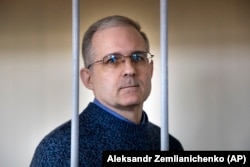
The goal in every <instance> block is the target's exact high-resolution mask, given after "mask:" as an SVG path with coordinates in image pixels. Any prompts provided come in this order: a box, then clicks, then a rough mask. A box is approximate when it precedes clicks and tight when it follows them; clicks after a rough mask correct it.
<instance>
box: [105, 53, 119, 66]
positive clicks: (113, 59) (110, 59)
mask: <svg viewBox="0 0 250 167" xmlns="http://www.w3.org/2000/svg"><path fill="white" fill-rule="evenodd" d="M117 61H118V58H117V56H116V55H110V56H109V57H108V58H107V60H106V61H105V63H106V64H112V63H116V62H117Z"/></svg>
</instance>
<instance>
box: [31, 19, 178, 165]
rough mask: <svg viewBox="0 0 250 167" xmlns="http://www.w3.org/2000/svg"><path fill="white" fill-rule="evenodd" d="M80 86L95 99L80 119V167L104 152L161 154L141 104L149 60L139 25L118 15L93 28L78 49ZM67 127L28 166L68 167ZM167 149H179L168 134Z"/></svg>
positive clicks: (148, 85)
mask: <svg viewBox="0 0 250 167" xmlns="http://www.w3.org/2000/svg"><path fill="white" fill-rule="evenodd" d="M82 55H83V59H84V65H85V67H84V68H82V69H81V73H80V76H81V80H82V82H83V84H84V85H85V86H86V87H87V88H88V89H90V90H92V91H93V93H94V96H95V99H94V101H93V102H92V103H90V104H89V105H88V106H87V108H86V109H85V110H84V111H83V112H82V113H81V114H80V116H79V128H80V129H79V138H80V139H79V166H101V162H102V152H103V151H105V150H135V151H137V150H160V128H159V127H158V126H156V125H154V124H153V123H151V122H149V120H148V117H147V114H146V112H144V111H143V103H144V101H145V100H146V99H147V98H148V96H149V94H150V91H151V78H152V74H153V61H152V58H153V55H151V54H150V53H149V41H148V39H147V37H146V35H145V34H144V33H143V32H141V30H140V26H139V24H137V23H135V22H134V21H132V20H131V19H129V18H127V17H123V16H110V17H106V18H104V19H101V20H99V21H97V22H96V23H94V24H93V25H92V26H91V27H90V28H89V29H88V30H87V32H86V33H85V35H84V38H83V44H82ZM70 126H71V123H70V121H69V122H66V123H65V124H63V125H61V126H59V127H58V128H57V129H55V130H54V131H52V132H51V133H50V134H49V135H47V136H46V137H45V138H44V139H43V140H42V141H41V143H40V144H39V146H38V147H37V149H36V152H35V154H34V157H33V159H32V162H31V166H32V167H33V166H34V167H40V166H46V167H48V166H60V167H61V166H69V164H70V129H71V128H70ZM169 137H170V138H169V139H170V143H169V146H170V150H183V148H182V146H181V144H180V143H179V141H178V140H176V139H175V138H174V137H172V136H171V135H170V136H169Z"/></svg>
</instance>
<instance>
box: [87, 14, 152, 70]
mask: <svg viewBox="0 0 250 167" xmlns="http://www.w3.org/2000/svg"><path fill="white" fill-rule="evenodd" d="M116 26H131V27H134V28H135V29H136V30H137V31H138V32H139V33H140V34H141V36H142V37H143V39H144V41H145V43H146V47H147V48H146V49H147V51H149V40H148V38H147V36H146V34H145V33H144V32H142V31H141V26H140V24H139V23H137V22H135V21H133V20H132V19H130V18H128V17H125V16H119V15H114V16H108V17H105V18H103V19H100V20H98V21H97V22H95V23H94V24H92V25H91V26H90V27H89V28H88V30H87V31H86V32H85V34H84V36H83V40H82V57H83V61H84V66H85V67H87V66H88V65H89V64H90V63H92V62H93V61H94V51H93V50H92V38H93V36H94V34H95V33H96V32H97V31H99V30H103V29H106V28H111V27H116Z"/></svg>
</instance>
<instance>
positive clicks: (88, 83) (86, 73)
mask: <svg viewBox="0 0 250 167" xmlns="http://www.w3.org/2000/svg"><path fill="white" fill-rule="evenodd" d="M80 77H81V80H82V83H83V84H84V86H85V87H86V88H88V89H90V90H93V82H92V75H91V71H90V70H89V69H87V68H82V69H81V71H80Z"/></svg>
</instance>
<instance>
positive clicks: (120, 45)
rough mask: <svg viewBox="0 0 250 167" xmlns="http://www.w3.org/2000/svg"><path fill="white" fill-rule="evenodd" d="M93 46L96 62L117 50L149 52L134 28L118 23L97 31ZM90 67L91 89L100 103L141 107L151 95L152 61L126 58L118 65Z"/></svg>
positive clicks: (115, 108) (124, 53)
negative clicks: (140, 63) (134, 61)
mask: <svg viewBox="0 0 250 167" xmlns="http://www.w3.org/2000/svg"><path fill="white" fill-rule="evenodd" d="M92 49H93V50H94V54H95V56H96V57H95V60H94V62H95V61H98V60H101V59H103V57H104V56H106V55H108V54H111V53H115V52H116V53H120V54H122V55H124V56H128V55H130V54H131V53H133V52H135V51H146V44H145V41H144V40H143V38H142V36H141V35H140V33H139V32H138V31H136V30H135V29H134V28H133V27H129V26H119V27H112V28H107V29H104V30H100V31H98V32H96V33H95V34H94V36H93V39H92ZM89 70H90V71H89V74H90V79H89V82H90V83H91V86H90V87H89V88H90V89H92V90H93V92H94V95H95V97H96V98H97V99H98V100H99V101H100V102H101V103H103V104H104V105H106V106H107V107H110V108H112V109H114V110H122V109H129V108H130V107H136V106H137V107H138V106H139V107H141V108H142V106H143V102H144V101H145V100H146V99H147V97H148V96H149V94H150V91H151V78H152V72H153V62H151V63H147V64H146V65H144V66H139V65H136V64H135V63H131V61H130V59H129V58H126V59H125V62H122V63H121V64H120V65H119V66H117V67H116V68H107V66H105V64H102V63H96V64H94V65H93V66H91V68H90V69H89Z"/></svg>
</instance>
